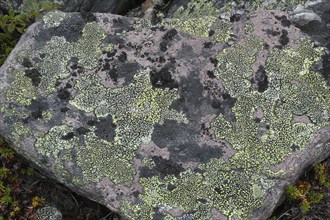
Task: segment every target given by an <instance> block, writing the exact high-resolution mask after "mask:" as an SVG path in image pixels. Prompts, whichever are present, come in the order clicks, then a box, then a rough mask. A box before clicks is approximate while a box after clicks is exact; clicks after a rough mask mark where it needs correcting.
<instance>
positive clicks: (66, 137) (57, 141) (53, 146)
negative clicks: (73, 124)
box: [35, 125, 78, 158]
mask: <svg viewBox="0 0 330 220" xmlns="http://www.w3.org/2000/svg"><path fill="white" fill-rule="evenodd" d="M71 134H72V137H70V136H71ZM77 146H78V138H77V137H74V136H73V133H72V128H70V127H69V126H68V125H60V126H54V127H52V128H51V129H50V130H49V131H48V133H47V134H46V135H45V136H44V137H43V138H39V139H38V140H37V141H36V143H35V147H36V150H37V152H38V153H40V154H42V155H45V156H47V157H51V158H57V157H58V153H59V152H60V151H62V150H67V149H72V148H74V147H77Z"/></svg>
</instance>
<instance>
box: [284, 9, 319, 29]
mask: <svg viewBox="0 0 330 220" xmlns="http://www.w3.org/2000/svg"><path fill="white" fill-rule="evenodd" d="M293 13H294V12H293ZM289 18H290V20H291V22H292V23H294V24H295V25H297V26H300V27H302V26H304V25H306V24H308V23H310V22H312V21H318V22H321V21H322V19H321V18H320V16H318V15H317V14H315V13H314V12H312V11H309V10H302V11H300V10H299V12H298V13H295V14H291V15H290V17H289Z"/></svg>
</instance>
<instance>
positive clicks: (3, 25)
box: [0, 4, 58, 66]
mask: <svg viewBox="0 0 330 220" xmlns="http://www.w3.org/2000/svg"><path fill="white" fill-rule="evenodd" d="M57 7H58V6H57V5H55V4H50V5H41V4H40V5H38V7H36V8H37V9H31V10H30V11H28V12H24V11H22V12H19V13H15V12H14V10H13V9H10V10H9V12H8V14H4V15H0V42H3V43H2V44H0V66H1V65H2V64H3V63H4V62H5V60H6V58H7V56H8V55H9V54H10V52H11V51H12V50H13V49H14V47H15V45H16V43H17V42H18V40H19V38H20V37H21V35H22V34H23V33H24V32H25V31H26V28H27V27H28V26H29V25H30V24H31V23H32V22H33V21H34V20H35V19H36V18H39V17H41V16H42V12H45V11H50V10H54V9H55V8H57Z"/></svg>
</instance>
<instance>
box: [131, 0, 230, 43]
mask: <svg viewBox="0 0 330 220" xmlns="http://www.w3.org/2000/svg"><path fill="white" fill-rule="evenodd" d="M218 15H219V9H217V8H216V7H214V6H213V1H207V0H197V1H191V2H189V3H188V4H187V5H186V6H185V7H183V6H181V7H180V8H178V9H177V11H176V12H175V13H174V14H173V16H172V18H171V19H163V20H162V21H161V22H160V23H159V24H157V25H154V24H152V23H151V21H150V20H148V19H142V20H139V21H137V22H136V24H135V27H136V28H140V27H153V26H162V25H165V26H170V27H173V28H176V29H179V30H181V31H183V32H185V33H188V34H190V35H193V36H198V37H202V38H209V39H210V41H212V42H220V41H227V40H228V39H229V38H230V34H231V33H232V25H231V23H230V22H229V21H228V20H224V19H219V18H218Z"/></svg>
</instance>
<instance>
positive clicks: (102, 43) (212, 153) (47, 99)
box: [0, 0, 330, 219]
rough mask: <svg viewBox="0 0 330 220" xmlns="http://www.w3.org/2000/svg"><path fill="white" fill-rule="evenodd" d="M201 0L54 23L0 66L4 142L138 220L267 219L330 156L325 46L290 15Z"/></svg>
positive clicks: (35, 31) (42, 26)
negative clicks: (165, 12)
mask: <svg viewBox="0 0 330 220" xmlns="http://www.w3.org/2000/svg"><path fill="white" fill-rule="evenodd" d="M196 2H200V3H202V4H201V5H198V6H199V7H196V5H195V3H196ZM196 2H191V3H189V4H187V5H186V6H185V7H183V8H180V7H179V8H178V9H177V10H176V11H175V12H174V13H173V16H172V19H163V20H158V21H157V22H155V21H154V20H147V19H134V18H127V17H121V16H116V15H111V14H100V13H96V14H90V13H63V12H59V11H56V12H52V13H49V14H47V15H46V16H44V18H43V19H42V20H41V21H38V22H36V23H35V24H33V25H32V26H31V27H30V28H29V29H28V32H27V33H26V34H25V35H24V36H23V37H22V39H21V40H20V42H19V44H18V45H17V47H16V48H15V49H14V51H13V52H12V53H11V55H10V57H9V58H8V60H7V61H6V63H5V64H4V65H3V66H2V67H1V69H0V118H1V121H0V134H1V135H3V136H4V137H5V138H6V139H7V140H8V141H9V142H10V143H11V144H12V146H13V148H14V149H16V150H17V151H18V152H19V153H20V154H22V155H24V156H25V157H26V158H28V159H30V160H31V161H32V162H33V163H35V164H36V165H37V166H39V167H40V168H41V169H43V170H44V172H47V173H48V174H49V175H50V176H53V177H54V178H55V179H57V180H58V181H60V182H62V183H64V184H65V185H66V186H68V187H70V188H71V189H73V190H75V191H76V192H79V193H81V194H83V195H86V196H88V197H89V198H91V199H93V200H96V201H98V202H100V203H102V204H105V205H106V206H107V207H109V208H110V209H112V210H114V211H117V212H120V213H121V214H122V215H123V216H125V217H127V218H129V219H266V218H267V217H268V216H269V215H270V214H271V213H272V210H273V209H274V208H275V206H276V205H277V203H278V201H279V199H280V197H281V195H282V194H283V190H284V188H285V186H286V185H287V184H289V183H292V182H293V181H294V180H295V179H297V177H298V176H299V174H300V173H301V172H302V170H303V169H304V168H305V167H306V166H307V165H309V164H313V163H315V162H317V161H319V160H322V159H324V158H326V157H327V156H329V154H330V144H329V140H330V136H329V132H330V126H329V124H330V122H329V104H330V93H329V87H328V86H327V84H326V81H325V80H324V77H323V76H322V74H321V73H320V72H321V70H322V66H320V65H319V66H320V67H319V68H317V69H315V68H314V67H315V66H317V64H320V63H321V62H322V56H323V55H324V54H325V53H326V52H327V51H326V50H325V49H324V48H322V47H317V46H315V45H314V44H313V43H312V41H310V39H309V38H308V37H307V36H306V35H305V34H303V33H302V32H301V31H300V30H299V29H298V28H296V27H294V26H293V25H288V23H287V22H281V21H283V20H287V19H286V18H287V13H285V12H281V11H263V10H260V11H255V12H252V14H245V13H242V14H241V16H240V19H233V20H231V21H228V20H223V19H219V16H218V15H219V13H220V9H218V8H217V7H215V6H214V5H213V4H209V1H203V0H200V1H196ZM197 8H198V9H199V12H198V11H196V10H193V9H197ZM317 70H319V71H317Z"/></svg>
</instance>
